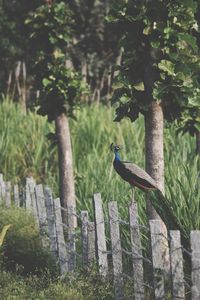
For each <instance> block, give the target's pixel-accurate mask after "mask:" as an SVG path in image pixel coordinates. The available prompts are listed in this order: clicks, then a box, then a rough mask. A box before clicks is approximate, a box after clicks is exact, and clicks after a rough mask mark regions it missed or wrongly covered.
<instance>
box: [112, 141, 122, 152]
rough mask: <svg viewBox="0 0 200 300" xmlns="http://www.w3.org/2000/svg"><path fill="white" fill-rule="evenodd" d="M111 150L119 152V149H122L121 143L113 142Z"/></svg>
mask: <svg viewBox="0 0 200 300" xmlns="http://www.w3.org/2000/svg"><path fill="white" fill-rule="evenodd" d="M110 150H111V151H114V152H115V153H116V152H118V151H119V150H121V147H120V146H119V145H115V144H114V143H112V144H111V145H110Z"/></svg>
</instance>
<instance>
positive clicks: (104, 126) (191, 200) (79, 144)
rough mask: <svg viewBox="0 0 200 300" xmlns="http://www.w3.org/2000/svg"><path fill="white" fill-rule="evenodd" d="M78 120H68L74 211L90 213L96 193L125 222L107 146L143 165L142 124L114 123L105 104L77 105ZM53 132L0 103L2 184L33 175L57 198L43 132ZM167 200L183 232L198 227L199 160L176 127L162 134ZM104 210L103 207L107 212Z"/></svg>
mask: <svg viewBox="0 0 200 300" xmlns="http://www.w3.org/2000/svg"><path fill="white" fill-rule="evenodd" d="M76 117H77V121H74V120H70V128H71V136H72V145H73V157H74V173H75V183H76V197H77V205H78V210H79V211H80V210H81V209H84V210H85V209H87V210H88V211H89V213H90V216H91V217H92V216H93V212H92V195H93V193H96V192H101V194H102V198H103V201H104V205H105V208H106V206H107V203H108V201H110V200H116V201H117V202H118V205H119V209H120V213H121V217H122V218H125V219H127V218H128V212H127V204H128V202H129V201H130V197H131V190H130V187H129V185H128V184H126V183H125V182H123V181H122V180H121V179H120V178H119V176H118V175H117V174H116V173H115V171H114V170H113V167H112V160H113V154H112V153H111V151H110V149H109V145H110V143H111V142H117V143H120V144H122V145H123V146H124V149H123V151H122V153H121V155H122V158H123V159H127V160H131V161H134V162H135V163H136V164H138V165H140V166H141V167H144V159H145V158H144V124H143V118H142V117H141V118H140V119H139V120H138V121H137V122H135V123H133V124H131V123H130V122H129V120H124V121H122V122H121V123H115V122H113V119H114V109H112V108H109V107H104V106H89V107H82V108H81V109H79V111H77V114H76ZM49 132H54V124H49V123H48V122H47V120H46V118H44V117H41V116H38V115H37V114H36V113H34V112H29V113H28V114H27V115H26V116H25V115H24V114H23V112H22V110H21V108H20V107H19V106H17V105H14V104H13V103H12V102H9V101H4V102H3V103H1V105H0V153H1V155H0V172H2V173H3V174H4V175H5V178H6V179H7V180H12V181H22V180H23V179H24V178H25V177H26V176H27V175H33V176H34V177H35V178H36V180H37V182H38V183H40V182H43V183H45V184H48V185H50V186H52V188H53V191H54V195H55V196H58V168H57V166H58V163H57V154H56V153H57V151H56V147H54V146H52V145H51V142H50V141H49V140H48V139H47V137H46V136H47V134H48V133H49ZM165 182H166V196H167V198H168V199H169V200H170V201H171V205H172V207H173V209H174V211H175V213H176V215H177V217H178V218H180V219H181V221H182V222H184V224H185V226H186V227H187V230H190V229H191V228H200V216H199V202H200V189H199V159H198V158H197V157H196V156H195V140H194V139H193V138H192V137H190V136H189V135H184V136H181V135H179V136H177V135H176V133H175V126H172V127H167V128H166V130H165ZM136 200H137V202H138V205H139V212H140V219H141V222H144V220H145V201H144V195H143V193H142V192H141V191H138V190H137V191H136ZM106 210H107V209H106Z"/></svg>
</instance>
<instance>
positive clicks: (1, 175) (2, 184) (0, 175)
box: [0, 174, 6, 202]
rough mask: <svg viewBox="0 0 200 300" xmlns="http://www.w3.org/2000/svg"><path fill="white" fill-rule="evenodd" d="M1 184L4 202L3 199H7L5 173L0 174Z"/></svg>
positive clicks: (1, 196)
mask: <svg viewBox="0 0 200 300" xmlns="http://www.w3.org/2000/svg"><path fill="white" fill-rule="evenodd" d="M0 186H1V195H0V198H1V202H3V200H4V201H5V194H6V188H5V182H4V180H3V174H0Z"/></svg>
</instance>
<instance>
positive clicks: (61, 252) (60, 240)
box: [54, 198, 68, 274]
mask: <svg viewBox="0 0 200 300" xmlns="http://www.w3.org/2000/svg"><path fill="white" fill-rule="evenodd" d="M54 207H55V217H56V235H57V247H58V258H59V262H60V272H61V274H64V273H66V272H68V260H67V249H66V245H65V239H64V232H63V225H62V215H61V205H60V199H59V198H57V199H54Z"/></svg>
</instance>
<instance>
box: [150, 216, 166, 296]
mask: <svg viewBox="0 0 200 300" xmlns="http://www.w3.org/2000/svg"><path fill="white" fill-rule="evenodd" d="M149 224H150V231H151V248H152V260H153V272H154V288H155V299H159V300H164V299H165V295H166V294H167V293H170V289H169V288H168V289H167V290H166V288H165V287H168V286H169V285H170V282H169V281H170V258H169V247H168V236H167V229H166V226H165V225H164V223H163V222H162V221H161V220H150V221H149Z"/></svg>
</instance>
